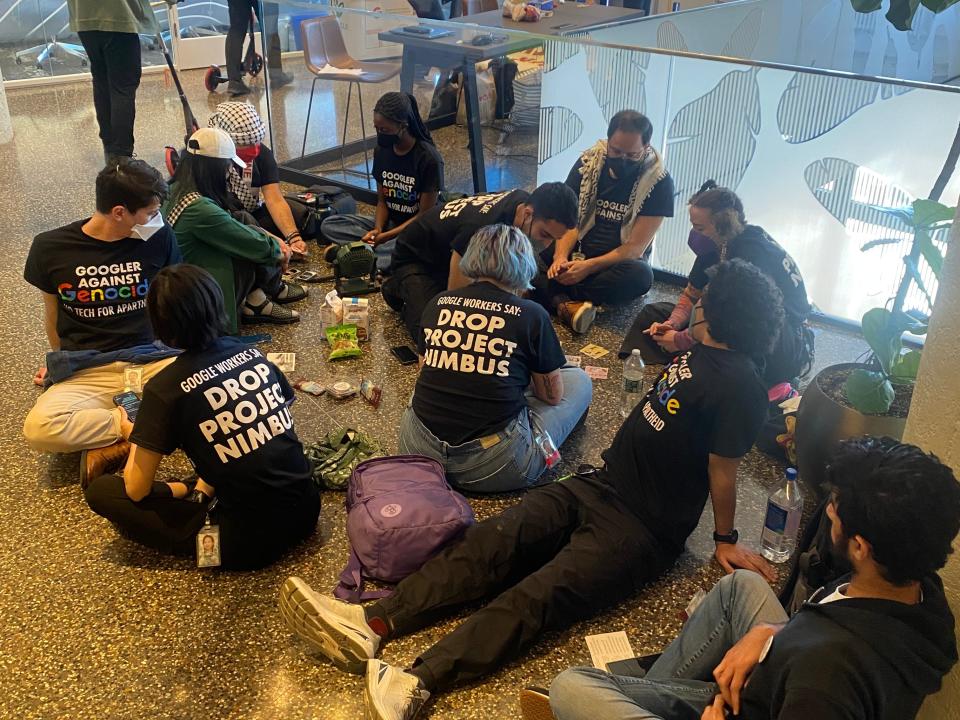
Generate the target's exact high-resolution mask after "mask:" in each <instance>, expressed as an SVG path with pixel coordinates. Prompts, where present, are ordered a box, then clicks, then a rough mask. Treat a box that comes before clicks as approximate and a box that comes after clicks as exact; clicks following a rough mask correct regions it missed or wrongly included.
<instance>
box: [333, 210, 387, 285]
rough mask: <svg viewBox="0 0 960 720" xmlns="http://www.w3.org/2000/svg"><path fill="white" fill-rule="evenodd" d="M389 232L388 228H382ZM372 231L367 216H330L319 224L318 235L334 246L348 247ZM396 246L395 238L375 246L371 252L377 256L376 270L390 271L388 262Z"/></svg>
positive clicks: (371, 221)
mask: <svg viewBox="0 0 960 720" xmlns="http://www.w3.org/2000/svg"><path fill="white" fill-rule="evenodd" d="M384 229H385V230H389V229H390V228H389V227H387V228H384ZM371 230H373V218H372V217H370V216H369V215H331V216H330V217H328V218H326V219H325V220H324V221H323V222H322V223H320V234H321V235H322V236H323V237H324V238H326V240H327V241H328V242H331V243H334V244H336V245H348V244H350V243H352V242H360V241H361V240H363V236H364V235H366V234H367V233H368V232H370V231H371ZM396 244H397V240H396V238H394V239H392V240H387V241H386V242H385V243H382V244H380V245H377V246H376V247H375V248H374V249H373V252H374V254H375V255H376V256H377V270H379V271H380V272H386V271H387V270H389V269H390V260H391V257H392V255H393V248H394V246H395V245H396Z"/></svg>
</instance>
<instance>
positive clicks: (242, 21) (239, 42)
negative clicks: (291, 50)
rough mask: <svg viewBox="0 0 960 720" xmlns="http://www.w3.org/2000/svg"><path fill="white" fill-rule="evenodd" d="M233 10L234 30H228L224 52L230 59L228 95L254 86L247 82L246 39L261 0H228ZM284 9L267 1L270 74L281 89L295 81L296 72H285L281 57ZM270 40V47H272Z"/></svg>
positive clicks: (272, 85) (265, 15)
mask: <svg viewBox="0 0 960 720" xmlns="http://www.w3.org/2000/svg"><path fill="white" fill-rule="evenodd" d="M227 6H228V8H229V11H230V29H229V30H227V39H226V40H225V41H224V48H223V52H224V55H226V60H227V78H228V80H229V81H230V82H229V83H228V84H227V94H229V95H230V97H237V96H239V95H249V94H250V87H249V86H248V85H247V84H246V83H245V82H244V81H243V39H244V37H245V36H246V34H247V32H248V31H249V29H250V19H251V18H252V15H251V13H256V12H258V11H257V7H258V3H257V0H227ZM279 15H280V9H279V7H278V6H277V4H276V3H264V4H263V18H261V19H262V20H263V31H264V35H266V37H265V38H262V39H261V42H262V43H263V49H264V54H265V55H266V58H265V61H266V64H267V75H268V76H269V78H270V88H271V89H272V90H278V89H280V88H282V87H283V86H284V85H289V84H290V83H292V82H293V75H290V74H289V73H285V72H284V71H283V63H282V61H281V58H280V52H281V50H280V33H279V31H278V28H277V24H278V21H279ZM268 43H269V47H268Z"/></svg>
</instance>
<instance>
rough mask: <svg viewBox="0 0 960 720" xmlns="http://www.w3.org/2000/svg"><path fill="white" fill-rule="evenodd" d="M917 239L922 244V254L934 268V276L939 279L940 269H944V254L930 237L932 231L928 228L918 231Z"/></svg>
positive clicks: (932, 268)
mask: <svg viewBox="0 0 960 720" xmlns="http://www.w3.org/2000/svg"><path fill="white" fill-rule="evenodd" d="M916 241H917V243H918V244H919V245H920V254H921V255H923V259H924V260H926V261H927V265H929V266H930V269H931V270H933V274H934V277H936V278H937V280H939V279H940V271H941V270H942V269H943V255H941V254H940V249H939V248H938V247H937V246H936V245H934V244H933V240H931V239H930V233H928V232H927V231H926V230H917V231H916Z"/></svg>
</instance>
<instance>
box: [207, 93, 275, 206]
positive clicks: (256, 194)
mask: <svg viewBox="0 0 960 720" xmlns="http://www.w3.org/2000/svg"><path fill="white" fill-rule="evenodd" d="M207 124H208V125H209V126H210V127H212V128H219V129H221V130H223V131H224V132H225V133H227V135H229V136H230V138H231V139H232V140H233V143H234V145H236V146H237V147H247V146H250V145H258V144H260V143H261V142H263V138H264V136H265V135H266V134H267V129H266V128H265V127H264V125H263V120H261V119H260V116H259V115H258V114H257V110H256V108H254V107H253V105H251V104H250V103H246V102H237V101H230V102H222V103H220V104H219V105H217V109H216V110H215V111H214V113H213V115H211V116H210V120H209V121H208V122H207ZM252 183H253V164H252V163H247V167H246V168H244V169H243V170H242V171H241V170H239V169H238V168H236V167H234V166H233V165H231V166H230V171H229V176H228V177H227V187H228V189H229V190H230V192H231V193H233V194H234V196H236V198H237V200H239V201H240V204H241V205H242V206H243V209H244V210H246V211H247V212H253V211H254V210H256V209H258V208H259V207H260V205H261V204H262V203H263V200H262V199H261V197H260V188H255V187H253V184H252Z"/></svg>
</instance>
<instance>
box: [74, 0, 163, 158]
mask: <svg viewBox="0 0 960 720" xmlns="http://www.w3.org/2000/svg"><path fill="white" fill-rule="evenodd" d="M168 1H169V0H168ZM170 4H171V5H172V4H173V2H170ZM67 8H68V12H69V14H70V29H71V30H73V31H74V32H75V33H77V35H79V36H80V42H81V43H82V44H83V49H84V50H86V52H87V58H88V59H89V62H90V75H91V76H92V78H93V106H94V108H95V109H96V111H97V124H98V125H99V126H100V140H101V141H102V142H103V161H104V164H107V165H109V164H110V163H111V162H113V159H114V158H117V157H133V123H134V119H135V118H136V113H137V108H136V105H137V88H139V87H140V66H141V57H140V34H143V35H151V36H152V35H156V34H157V33H158V32H159V31H160V28H159V26H158V25H157V21H156V18H155V17H154V14H153V10H152V9H151V7H150V3H149V0H67Z"/></svg>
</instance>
